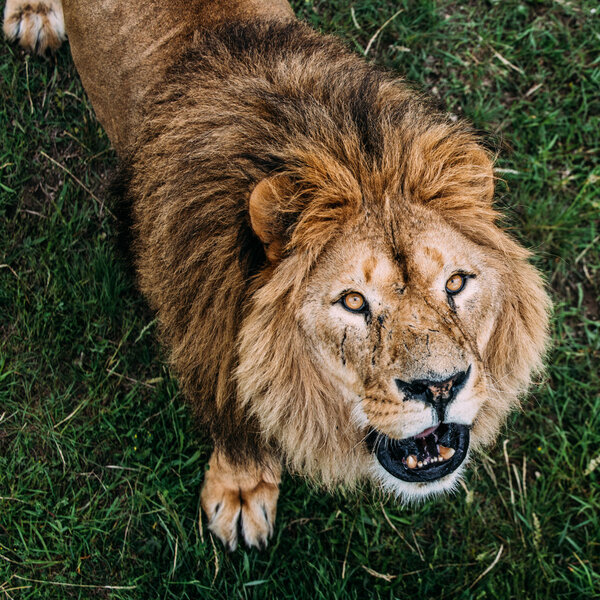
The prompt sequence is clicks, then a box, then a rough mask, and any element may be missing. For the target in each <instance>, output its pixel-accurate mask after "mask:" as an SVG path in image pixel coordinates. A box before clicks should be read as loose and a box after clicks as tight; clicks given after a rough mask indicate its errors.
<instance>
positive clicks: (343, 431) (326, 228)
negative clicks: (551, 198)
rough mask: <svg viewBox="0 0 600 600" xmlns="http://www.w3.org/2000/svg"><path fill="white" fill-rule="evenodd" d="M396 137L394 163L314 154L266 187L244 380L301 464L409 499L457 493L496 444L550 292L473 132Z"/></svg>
mask: <svg viewBox="0 0 600 600" xmlns="http://www.w3.org/2000/svg"><path fill="white" fill-rule="evenodd" d="M392 134H393V132H390V135H392ZM386 141H387V140H386ZM387 148H388V152H389V155H388V156H387V157H385V160H384V161H383V164H384V165H385V164H395V167H396V168H394V169H393V170H389V171H386V169H385V168H384V169H380V170H377V169H371V170H369V169H366V168H363V167H362V166H361V167H359V168H358V169H355V170H354V171H353V170H351V169H349V168H348V167H347V163H346V165H342V164H340V163H338V162H337V161H335V160H333V159H332V158H331V157H330V156H324V155H321V156H314V155H312V156H310V157H308V156H304V157H303V159H302V160H298V161H297V163H296V164H297V165H298V167H297V169H296V170H289V171H288V172H286V173H284V174H279V175H275V176H273V177H270V178H267V179H264V180H262V181H261V182H260V183H259V184H258V185H257V186H256V188H255V189H254V192H253V193H252V195H251V198H250V203H249V210H250V218H251V222H252V226H253V228H254V230H255V232H256V233H257V235H258V236H259V237H260V238H261V240H262V241H263V243H264V244H265V248H266V254H267V256H268V257H269V260H270V267H269V269H268V270H267V272H266V274H264V273H263V277H262V280H260V286H258V289H257V291H256V293H255V295H254V298H253V305H252V308H251V309H250V312H249V313H248V316H247V318H246V319H245V325H244V328H243V329H242V334H241V349H240V357H241V362H240V366H239V369H238V372H237V378H238V389H239V391H240V395H241V398H242V399H243V401H244V402H245V404H246V406H247V407H248V409H249V412H250V414H252V415H253V416H254V417H256V419H257V421H258V422H259V423H260V425H261V428H262V431H263V434H264V435H265V437H267V438H268V439H271V440H273V441H274V442H275V443H276V444H277V445H279V446H281V447H282V449H283V450H284V453H285V456H286V457H287V459H288V462H289V463H290V464H291V466H292V467H293V468H295V469H297V470H300V471H303V472H305V473H307V474H309V475H313V476H316V477H317V478H318V479H320V480H321V481H324V482H325V483H333V482H338V481H347V482H351V481H353V480H356V479H358V478H360V477H364V476H365V475H367V476H369V477H370V478H371V479H375V480H377V481H378V482H379V483H381V484H383V486H384V487H385V488H386V489H388V490H391V491H393V492H395V493H397V494H398V495H400V496H402V497H403V498H405V499H414V498H419V497H424V496H426V495H428V494H431V493H434V492H437V491H441V490H446V489H449V488H451V487H452V486H453V485H454V484H455V483H456V482H457V480H458V478H459V476H460V473H461V472H462V470H463V469H464V467H465V465H466V463H467V461H468V458H469V455H470V453H471V451H472V450H474V449H477V448H480V447H482V446H483V445H484V444H486V443H489V442H490V441H492V440H493V439H494V438H495V437H496V435H497V433H498V431H499V428H500V426H501V424H502V423H503V421H504V419H505V417H506V415H507V414H508V412H509V411H510V409H511V408H514V407H515V406H516V405H517V402H518V396H519V394H520V393H521V392H523V391H524V390H525V389H526V387H527V385H528V383H529V380H530V376H531V373H532V371H534V370H535V369H536V368H537V367H539V365H540V356H541V354H542V351H543V348H544V343H545V338H546V322H547V317H546V312H547V308H548V303H547V298H546V295H545V292H544V290H543V285H542V282H541V279H540V277H539V275H538V274H537V273H536V271H535V270H534V269H533V268H532V267H531V266H530V265H529V264H528V263H527V257H528V253H527V252H526V251H525V250H524V249H523V248H521V247H520V246H519V245H517V244H516V243H515V241H513V240H512V239H511V238H510V237H509V236H508V235H506V234H505V233H504V232H503V231H502V230H501V229H500V228H498V227H497V226H496V224H495V223H494V221H495V217H496V215H495V213H494V211H493V209H492V207H491V202H492V195H493V176H492V167H491V162H490V160H489V159H488V157H487V156H486V153H485V152H484V150H482V149H481V148H480V147H479V146H478V145H477V143H476V141H475V140H474V138H473V137H472V136H471V134H470V133H468V132H467V131H465V130H461V129H458V128H455V127H453V126H450V125H438V126H437V127H436V128H433V129H429V130H428V131H427V132H423V134H422V135H417V136H415V137H414V138H413V139H412V141H411V147H409V148H403V149H402V150H404V153H402V152H398V151H397V150H396V149H395V147H394V145H393V142H392V140H390V143H389V145H388V146H387ZM432 155H433V156H432ZM354 164H355V165H356V164H360V163H358V162H357V163H354ZM431 164H433V165H434V166H433V167H431V166H430V165H431ZM398 165H400V166H401V168H400V169H398V168H397V167H398Z"/></svg>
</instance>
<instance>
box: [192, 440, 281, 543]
mask: <svg viewBox="0 0 600 600" xmlns="http://www.w3.org/2000/svg"><path fill="white" fill-rule="evenodd" d="M279 480H280V469H279V467H278V466H277V467H274V468H271V469H267V470H263V469H259V468H247V467H244V468H240V467H235V466H234V465H232V464H231V463H230V462H229V461H227V460H226V459H225V458H224V457H223V455H222V454H217V452H214V453H213V455H212V456H211V459H210V463H209V470H208V471H207V472H206V476H205V478H204V486H203V487H202V494H201V501H202V509H203V510H204V512H205V513H206V515H207V517H208V528H209V529H210V530H211V531H212V532H213V533H214V534H215V535H216V536H217V537H218V538H219V539H220V540H221V541H222V542H223V544H225V546H226V547H227V548H228V549H229V550H235V548H236V547H237V541H238V531H240V530H241V533H242V535H243V537H244V541H245V542H246V544H247V545H248V546H255V547H257V548H261V547H265V546H266V545H267V540H268V539H269V538H270V537H271V535H272V534H273V525H274V523H275V514H276V512H277V498H278V496H279Z"/></svg>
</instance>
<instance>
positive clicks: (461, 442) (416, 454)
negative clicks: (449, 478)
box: [366, 423, 469, 483]
mask: <svg viewBox="0 0 600 600" xmlns="http://www.w3.org/2000/svg"><path fill="white" fill-rule="evenodd" d="M366 442H367V446H368V447H369V450H371V452H373V453H374V454H375V456H376V457H377V460H378V461H379V463H380V464H381V466H382V467H383V468H384V469H385V470H386V471H387V472H388V473H390V474H391V475H393V476H394V477H397V478H398V479H402V480H403V481H409V482H414V483H418V482H427V481H435V480H436V479H440V478H441V477H444V476H445V475H449V474H450V473H452V472H453V471H456V469H458V467H459V466H460V465H461V464H462V462H463V461H464V460H465V458H466V456H467V452H468V450H469V427H468V426H467V425H459V424H457V423H440V424H439V425H438V426H437V427H430V428H429V429H426V430H425V431H422V432H421V433H419V434H418V435H415V436H413V437H409V438H405V439H402V440H396V439H393V438H390V437H388V436H387V435H385V434H383V433H380V432H378V431H376V430H374V429H373V430H371V431H370V432H369V434H368V435H367V438H366Z"/></svg>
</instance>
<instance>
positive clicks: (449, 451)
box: [440, 446, 456, 460]
mask: <svg viewBox="0 0 600 600" xmlns="http://www.w3.org/2000/svg"><path fill="white" fill-rule="evenodd" d="M455 452H456V450H455V449H454V448H446V446H440V455H441V456H442V458H443V459H444V460H448V459H449V458H452V457H453V456H454V453H455Z"/></svg>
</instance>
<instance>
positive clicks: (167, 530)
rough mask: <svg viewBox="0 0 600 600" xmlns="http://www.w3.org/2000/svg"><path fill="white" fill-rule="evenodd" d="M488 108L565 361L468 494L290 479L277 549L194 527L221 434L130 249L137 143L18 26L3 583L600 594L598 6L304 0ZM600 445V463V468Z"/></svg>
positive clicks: (14, 592)
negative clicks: (120, 222)
mask: <svg viewBox="0 0 600 600" xmlns="http://www.w3.org/2000/svg"><path fill="white" fill-rule="evenodd" d="M293 5H294V8H295V9H296V11H297V13H298V14H299V15H300V16H301V17H302V18H304V19H306V20H308V21H309V22H310V23H312V24H313V25H314V26H315V27H316V28H318V29H320V30H323V31H327V32H332V33H337V34H338V35H340V36H341V37H342V38H344V39H345V40H346V41H347V43H348V44H349V45H350V46H351V47H352V48H354V49H355V50H356V52H358V53H360V54H367V58H368V59H369V60H373V61H375V62H376V63H378V64H381V65H384V66H386V67H392V68H394V69H396V70H398V71H399V72H401V73H403V74H405V75H406V77H407V78H408V79H409V80H411V81H413V82H414V84H415V87H416V88H417V89H418V90H423V91H426V92H428V93H431V94H433V95H434V96H436V97H437V98H438V99H439V101H440V103H441V104H442V105H445V106H446V107H447V108H448V110H450V111H451V112H452V113H454V114H456V115H459V116H463V115H464V116H466V117H468V118H469V119H471V120H472V121H473V122H474V123H475V126H476V127H477V128H478V129H481V130H482V131H486V132H488V135H489V138H488V139H489V140H490V145H491V147H493V148H494V149H496V150H497V151H498V161H497V167H498V175H499V177H501V179H502V181H501V182H500V183H499V186H498V195H497V203H498V205H499V207H500V208H501V209H502V210H503V211H504V214H505V215H506V223H507V225H508V226H509V227H510V228H511V230H512V231H513V233H514V235H515V236H517V237H518V238H519V239H520V240H521V241H522V242H523V243H524V244H525V245H526V246H528V247H530V248H531V249H532V250H533V251H534V253H535V263H536V265H537V266H538V267H539V268H540V269H541V270H542V271H543V272H544V273H545V276H546V278H547V281H548V285H549V288H550V289H551V293H552V297H553V300H554V302H555V311H554V316H553V322H552V331H553V346H552V349H551V351H550V354H549V357H548V361H547V362H548V368H547V371H546V373H545V374H544V375H543V376H541V377H540V378H539V380H538V382H537V385H536V387H535V389H534V390H533V392H532V394H531V395H530V396H529V397H528V398H527V399H526V400H525V402H524V405H523V410H522V412H521V413H519V414H515V415H514V416H513V417H512V418H511V419H510V421H509V423H508V425H507V426H506V427H505V429H504V430H503V432H502V435H501V438H500V440H499V443H498V444H497V446H496V447H495V448H494V449H493V450H492V451H491V453H490V454H489V456H488V457H487V458H485V459H482V460H480V461H479V462H478V466H477V467H476V468H474V469H471V470H470V472H469V474H468V475H467V478H466V481H465V484H464V486H463V487H461V488H460V489H459V491H458V492H457V493H456V494H455V495H453V496H449V497H445V498H443V499H440V500H438V501H433V502H429V503H427V504H425V505H422V506H419V507H402V506H399V505H398V504H396V503H395V502H394V501H393V500H391V499H387V498H385V497H382V496H379V495H378V494H373V493H372V491H370V490H368V489H365V490H364V491H362V492H359V493H358V494H346V493H344V492H337V493H334V494H333V495H328V494H324V493H322V492H320V491H316V490H314V489H311V488H310V487H309V486H308V485H307V484H306V483H304V482H303V481H302V480H300V479H298V478H294V477H290V476H289V475H288V476H286V477H285V478H284V482H283V486H282V494H281V498H280V503H279V514H278V522H277V527H276V532H275V537H274V539H273V540H272V542H271V545H270V546H269V548H268V549H267V550H266V551H263V552H257V551H255V550H253V551H246V550H245V549H244V548H240V549H238V550H237V551H236V552H235V553H233V554H227V553H226V552H224V551H223V549H222V548H221V546H220V544H219V543H218V541H217V540H214V539H213V538H212V536H211V535H210V534H209V532H208V531H207V530H206V528H203V527H202V526H199V525H198V512H199V489H200V485H201V481H202V477H203V471H204V468H205V465H206V462H207V458H208V456H209V452H210V447H209V445H208V443H207V439H206V436H205V435H204V433H203V432H202V431H199V430H197V429H195V428H194V426H193V424H192V422H191V419H190V415H189V412H188V410H187V408H186V406H185V405H184V403H183V402H182V399H181V395H180V394H179V392H178V388H177V384H176V382H175V381H174V380H173V379H172V378H171V377H170V376H169V372H168V370H167V369H166V367H165V366H164V363H163V361H162V360H161V351H160V349H159V347H158V345H157V343H156V341H155V326H154V320H153V316H152V314H151V313H150V312H149V311H148V309H147V308H146V307H145V304H144V302H143V300H142V299H141V298H140V296H139V294H138V293H137V292H136V290H135V287H134V285H133V280H132V277H131V273H130V272H129V271H128V269H127V267H126V265H125V263H124V262H123V261H122V260H121V258H120V256H119V254H118V252H117V251H116V250H115V218H114V217H113V214H112V213H111V211H110V205H109V203H108V200H107V187H108V185H109V182H110V179H111V177H112V175H113V174H114V170H115V165H116V160H115V155H114V152H113V151H112V150H111V149H110V146H109V143H108V140H107V138H106V135H105V134H104V133H103V131H102V128H101V127H100V126H99V124H98V123H97V121H96V120H95V117H94V114H93V112H92V109H91V107H90V104H89V102H88V100H87V99H86V96H85V94H84V93H83V90H82V87H81V83H80V82H79V80H78V78H77V75H76V73H75V70H74V68H73V64H72V61H71V58H70V54H69V48H68V45H65V46H64V47H63V48H62V49H61V50H60V51H59V52H58V53H57V54H56V55H54V56H50V57H46V58H38V57H30V56H27V55H25V54H24V53H23V52H22V51H21V50H20V49H18V48H15V47H13V46H9V45H7V44H5V43H4V42H3V43H2V45H1V46H0V598H2V597H5V598H19V599H21V598H22V599H36V600H39V599H55V598H115V599H117V598H118V599H138V598H139V599H144V600H145V599H154V598H161V599H169V598H173V599H177V600H184V599H186V598H189V599H197V598H218V599H230V598H261V599H262V598H273V599H277V600H279V599H283V598H298V599H303V598H310V599H311V600H312V599H314V600H316V599H324V600H330V599H333V598H350V599H352V598H356V599H361V600H362V599H364V598H386V599H392V598H419V599H421V600H426V599H429V598H432V599H433V598H435V599H438V598H495V599H499V600H506V599H507V598H527V599H542V598H550V599H552V600H556V599H562V598H574V599H577V598H592V597H594V596H595V597H598V595H599V594H600V525H599V521H600V516H599V515H600V482H599V476H600V375H599V365H600V304H599V297H600V193H599V191H598V190H599V189H600V187H599V180H600V165H599V160H598V159H599V156H598V154H599V151H600V139H599V138H600V89H599V88H600V58H599V57H600V21H599V18H600V15H599V14H598V13H599V12H600V8H598V5H597V2H596V1H587V0H581V1H575V0H555V1H535V2H534V1H530V2H526V1H523V2H513V1H512V0H506V1H499V0H494V1H487V2H484V1H479V2H475V1H474V0H473V1H470V2H469V1H467V2H460V3H458V2H449V1H447V0H439V1H438V2H409V1H407V0H406V1H401V2H398V1H392V0H356V1H354V2H353V1H350V0H328V1H325V0H306V1H303V0H296V1H295V2H293ZM596 467H597V468H596Z"/></svg>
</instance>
